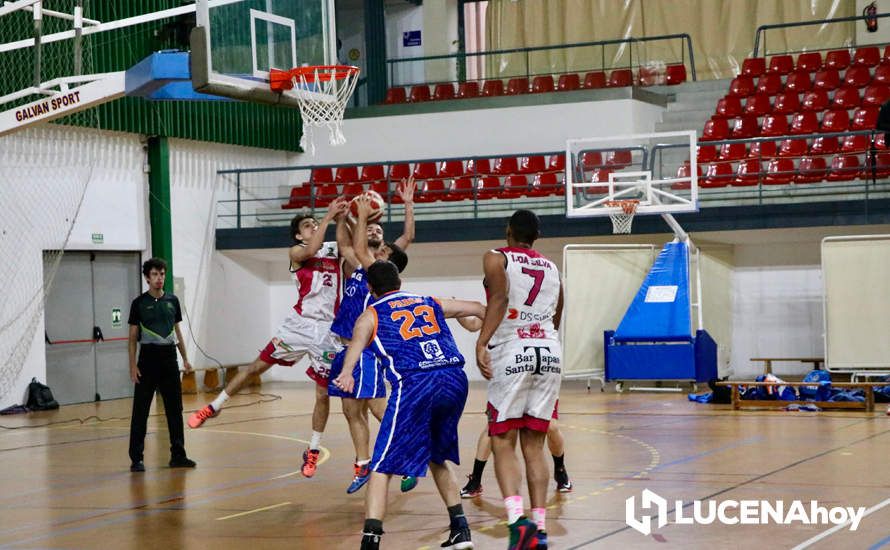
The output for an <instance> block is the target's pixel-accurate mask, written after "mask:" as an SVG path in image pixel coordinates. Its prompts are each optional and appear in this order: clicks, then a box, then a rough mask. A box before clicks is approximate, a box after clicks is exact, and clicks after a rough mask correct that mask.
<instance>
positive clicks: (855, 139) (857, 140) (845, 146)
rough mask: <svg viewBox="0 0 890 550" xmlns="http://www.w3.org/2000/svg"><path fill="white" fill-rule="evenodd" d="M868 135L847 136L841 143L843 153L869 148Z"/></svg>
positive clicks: (859, 151)
mask: <svg viewBox="0 0 890 550" xmlns="http://www.w3.org/2000/svg"><path fill="white" fill-rule="evenodd" d="M869 145H870V143H869V139H868V136H862V135H859V136H846V137H845V138H844V141H843V142H842V143H841V153H861V152H863V151H867V150H868V148H869Z"/></svg>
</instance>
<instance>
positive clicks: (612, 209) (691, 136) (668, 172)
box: [566, 131, 698, 217]
mask: <svg viewBox="0 0 890 550" xmlns="http://www.w3.org/2000/svg"><path fill="white" fill-rule="evenodd" d="M696 160H697V151H696V133H695V131H686V132H661V133H652V134H638V135H627V136H608V137H594V138H583V139H570V140H568V141H567V142H566V215H567V216H568V217H611V216H612V215H613V214H616V213H618V212H619V211H620V210H621V208H620V207H619V206H615V201H620V200H634V201H637V206H636V214H676V213H682V212H697V211H698V173H697V170H696V169H695V168H693V169H691V170H690V169H688V167H689V166H693V167H694V166H696V165H697V163H696Z"/></svg>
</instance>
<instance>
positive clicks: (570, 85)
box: [556, 73, 581, 92]
mask: <svg viewBox="0 0 890 550" xmlns="http://www.w3.org/2000/svg"><path fill="white" fill-rule="evenodd" d="M580 88H581V77H579V76H578V75H577V74H575V73H570V74H561V75H559V82H558V83H557V84H556V89H557V90H559V91H560V92H568V91H572V90H578V89H580Z"/></svg>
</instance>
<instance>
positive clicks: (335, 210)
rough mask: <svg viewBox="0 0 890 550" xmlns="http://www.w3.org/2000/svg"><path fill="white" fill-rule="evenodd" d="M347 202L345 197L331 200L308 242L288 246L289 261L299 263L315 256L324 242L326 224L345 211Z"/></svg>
mask: <svg viewBox="0 0 890 550" xmlns="http://www.w3.org/2000/svg"><path fill="white" fill-rule="evenodd" d="M347 204H348V203H347V202H346V199H345V198H343V197H337V198H336V199H334V200H333V202H331V205H330V206H329V207H328V211H327V212H325V214H324V217H323V218H322V219H321V222H320V223H319V224H318V231H316V232H315V233H314V234H313V235H312V237H310V238H309V242H307V243H305V245H303V246H300V245H294V246H292V247H290V261H291V263H294V264H301V263H303V262H305V261H306V260H308V259H309V258H311V257H312V256H315V255H316V254H317V253H318V251H319V250H321V245H322V243H324V234H325V232H326V231H327V229H328V225H330V223H331V221H332V220H333V219H334V218H336V217H337V216H339V215H341V214H343V213H344V212H346V205H347Z"/></svg>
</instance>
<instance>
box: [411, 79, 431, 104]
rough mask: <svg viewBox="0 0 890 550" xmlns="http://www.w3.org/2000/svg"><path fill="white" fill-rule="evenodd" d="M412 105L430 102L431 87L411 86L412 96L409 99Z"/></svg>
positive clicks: (424, 85)
mask: <svg viewBox="0 0 890 550" xmlns="http://www.w3.org/2000/svg"><path fill="white" fill-rule="evenodd" d="M408 99H409V100H410V101H411V103H421V102H423V101H429V100H430V87H429V86H427V85H426V84H417V85H416V86H411V95H410V96H409V97H408Z"/></svg>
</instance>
